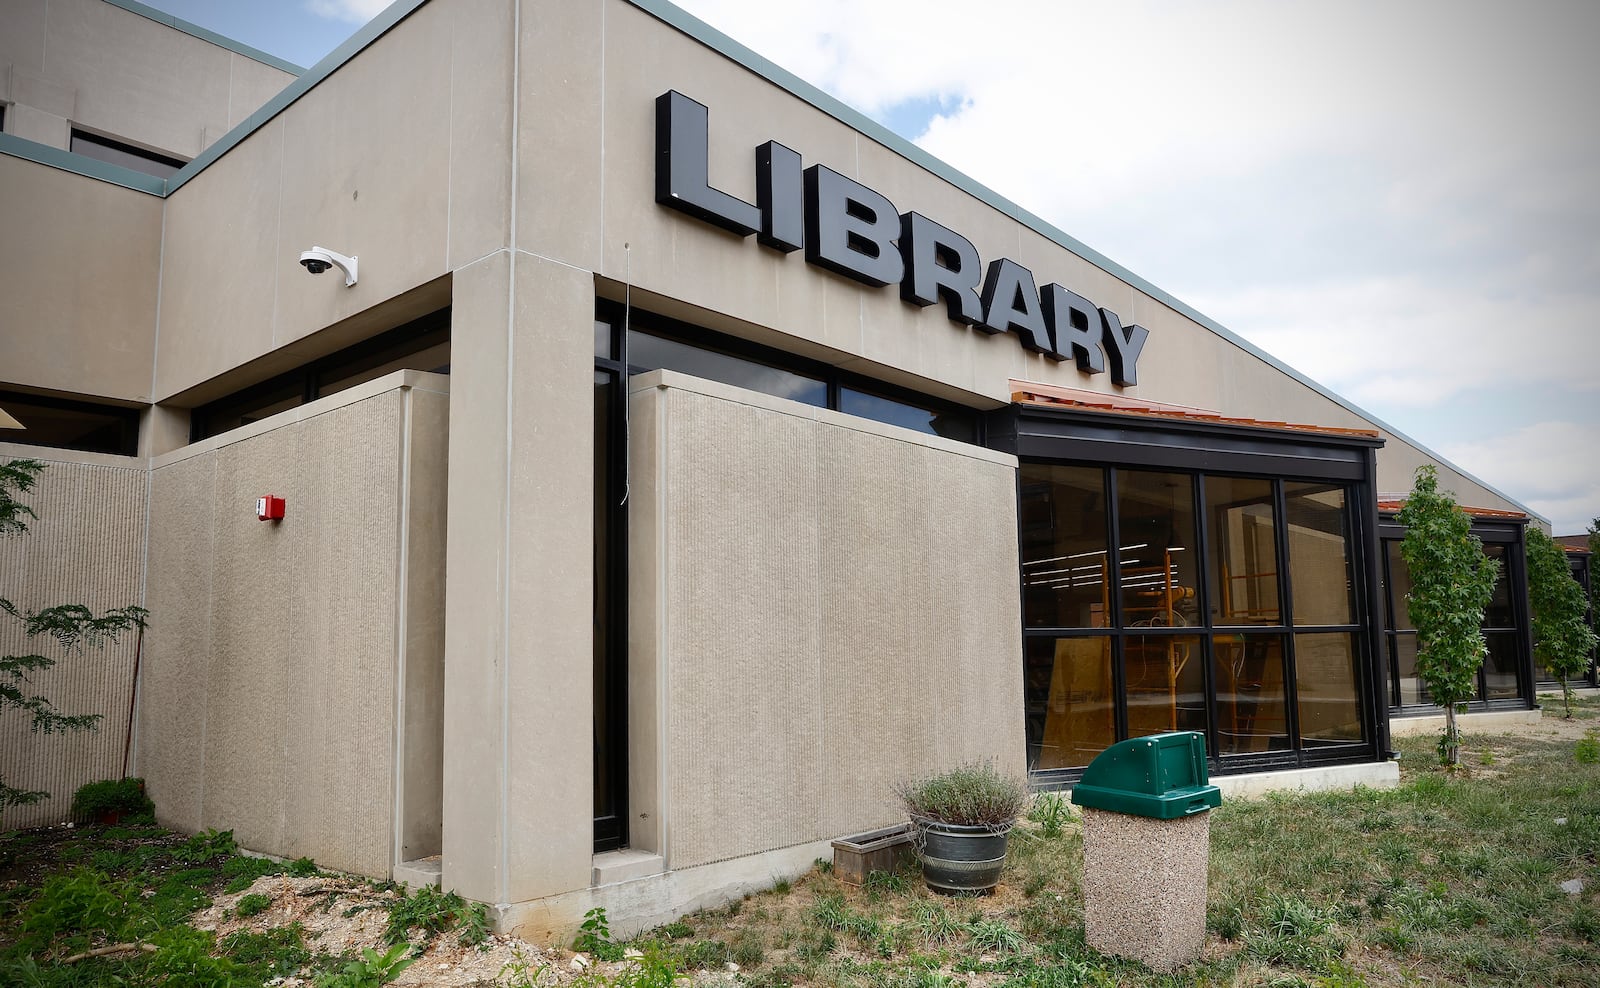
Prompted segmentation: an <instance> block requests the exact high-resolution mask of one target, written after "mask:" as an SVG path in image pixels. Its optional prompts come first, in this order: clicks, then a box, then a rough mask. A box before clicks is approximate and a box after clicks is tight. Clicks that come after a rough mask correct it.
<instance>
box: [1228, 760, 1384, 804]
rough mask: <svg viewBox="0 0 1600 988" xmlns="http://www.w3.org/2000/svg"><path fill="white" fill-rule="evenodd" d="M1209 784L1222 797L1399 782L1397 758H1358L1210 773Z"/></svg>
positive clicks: (1244, 797) (1242, 797) (1374, 786)
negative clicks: (1346, 761) (1351, 762)
mask: <svg viewBox="0 0 1600 988" xmlns="http://www.w3.org/2000/svg"><path fill="white" fill-rule="evenodd" d="M1211 784H1212V785H1214V786H1216V787H1217V788H1218V789H1221V790H1222V798H1223V800H1224V801H1226V800H1229V799H1249V798H1252V797H1255V796H1262V795H1265V794H1267V793H1269V792H1275V791H1281V790H1291V791H1292V790H1305V791H1308V792H1315V791H1319V790H1324V789H1351V788H1354V787H1355V786H1370V787H1371V788H1373V789H1391V788H1393V787H1394V786H1397V785H1399V784H1400V764H1399V763H1398V762H1362V763H1360V764H1356V765H1324V766H1318V767H1316V768H1297V769H1292V770H1290V771H1287V772H1251V773H1248V774H1246V775H1213V776H1212V777H1211Z"/></svg>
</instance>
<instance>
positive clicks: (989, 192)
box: [626, 0, 1550, 525]
mask: <svg viewBox="0 0 1600 988" xmlns="http://www.w3.org/2000/svg"><path fill="white" fill-rule="evenodd" d="M626 2H628V3H630V4H632V5H633V6H635V7H637V8H639V9H640V10H642V11H644V12H645V13H647V14H649V15H650V16H651V17H654V18H656V19H657V20H659V21H661V22H662V23H664V24H667V25H669V26H671V27H673V28H676V29H677V30H679V31H681V32H683V33H684V34H687V35H688V36H689V37H691V38H693V39H695V40H696V41H698V42H700V43H701V44H703V45H705V46H706V47H707V48H710V49H711V50H712V51H715V52H717V53H718V54H720V55H722V56H724V57H726V58H729V59H731V60H733V61H734V62H737V63H738V64H740V65H742V66H744V67H745V68H747V69H749V70H750V71H751V72H754V73H755V74H756V75H758V76H761V77H762V78H763V79H766V80H767V81H768V82H770V83H772V84H773V85H775V86H777V87H779V88H780V89H784V90H786V91H787V92H789V93H790V94H791V95H793V96H796V97H798V98H800V99H802V100H805V101H806V102H807V103H810V104H811V105H812V106H814V107H816V108H817V109H819V110H821V111H822V112H823V113H826V114H828V115H829V116H831V117H833V118H834V119H836V120H838V121H839V122H840V123H842V124H844V125H845V126H847V127H851V128H853V129H855V130H857V131H859V132H861V133H863V134H865V135H866V136H867V137H870V138H872V139H873V140H875V141H877V142H878V143H879V144H882V145H883V146H884V147H886V148H888V149H889V150H891V151H893V152H895V153H896V154H898V155H900V156H901V157H902V158H905V159H906V160H908V161H910V162H912V163H913V164H916V165H919V166H921V167H922V168H924V169H925V170H927V171H928V172H930V173H932V174H933V175H934V176H936V177H938V178H941V179H943V180H944V181H946V182H949V183H950V184H951V185H954V186H955V187H956V188H958V189H960V190H962V191H963V192H965V193H967V194H968V195H970V196H972V197H973V198H975V199H977V200H979V201H980V202H982V203H984V204H986V205H988V206H991V207H993V208H994V209H997V210H999V211H1000V212H1002V213H1005V214H1006V215H1007V216H1010V217H1011V218H1012V219H1014V220H1016V221H1018V222H1019V223H1022V224H1023V225H1025V226H1028V227H1030V228H1031V229H1032V230H1033V231H1034V232H1036V233H1039V234H1041V235H1043V236H1045V237H1048V238H1049V239H1051V240H1053V241H1054V242H1055V243H1056V244H1057V245H1059V246H1061V247H1064V248H1066V249H1067V250H1069V251H1071V252H1072V253H1074V254H1076V255H1077V256H1079V257H1081V258H1083V259H1084V260H1085V261H1088V262H1089V263H1090V264H1093V265H1095V266H1096V267H1098V268H1100V269H1102V270H1103V271H1105V272H1106V273H1108V274H1111V275H1114V276H1116V277H1117V278H1120V279H1122V280H1123V281H1125V282H1127V283H1128V284H1129V285H1131V286H1133V287H1134V288H1137V289H1138V290H1139V291H1141V292H1144V293H1145V294H1146V295H1149V296H1150V297H1151V298H1153V299H1155V300H1156V301H1158V302H1160V303H1161V304H1162V305H1165V306H1167V307H1168V308H1170V309H1172V310H1174V311H1175V312H1178V313H1180V314H1181V315H1183V316H1185V317H1187V318H1189V319H1191V320H1193V321H1194V322H1196V323H1198V324H1199V325H1201V326H1204V327H1205V328H1206V329H1208V330H1210V331H1211V332H1213V333H1215V334H1216V335H1218V336H1220V337H1222V338H1223V339H1225V340H1227V341H1228V342H1229V343H1232V344H1233V345H1234V346H1236V347H1238V348H1239V349H1241V350H1243V351H1245V352H1246V353H1248V354H1250V355H1251V356H1253V357H1255V358H1256V359H1258V360H1261V361H1263V362H1265V363H1266V364H1268V365H1269V366H1271V367H1273V368H1276V369H1277V370H1279V371H1281V372H1282V373H1284V374H1287V375H1288V376H1289V377H1291V378H1293V379H1294V380H1296V381H1298V382H1299V383H1301V384H1303V385H1305V386H1306V387H1308V388H1310V389H1311V390H1313V391H1315V392H1317V393H1318V394H1320V395H1322V396H1323V397H1324V398H1327V399H1328V400H1329V401H1331V402H1333V403H1334V404H1336V405H1339V406H1340V407H1342V408H1345V409H1347V410H1348V411H1351V412H1354V413H1355V414H1357V415H1359V416H1361V417H1362V418H1363V419H1366V420H1367V421H1368V422H1370V423H1372V424H1373V425H1375V426H1377V427H1378V428H1379V429H1381V430H1382V431H1384V432H1387V433H1389V434H1390V435H1391V436H1393V437H1395V438H1396V439H1399V440H1401V441H1402V442H1404V443H1407V444H1408V445H1411V446H1414V447H1416V448H1417V449H1418V450H1420V451H1421V452H1423V453H1426V454H1427V455H1428V456H1430V457H1432V458H1433V459H1435V460H1437V461H1438V462H1439V463H1440V464H1442V465H1444V466H1447V467H1449V468H1450V469H1451V470H1454V471H1455V472H1456V473H1458V474H1460V475H1461V476H1463V477H1465V478H1466V479H1468V480H1470V481H1472V482H1473V483H1475V484H1477V485H1478V486H1480V487H1482V488H1483V489H1484V490H1486V491H1489V492H1490V493H1492V494H1494V495H1495V496H1496V497H1501V498H1504V499H1505V500H1507V501H1509V502H1510V503H1512V504H1515V505H1517V506H1518V507H1519V508H1521V509H1522V510H1524V511H1526V512H1527V513H1528V514H1529V515H1530V516H1532V517H1535V518H1538V519H1539V520H1540V521H1542V522H1544V523H1545V524H1547V525H1548V524H1550V521H1549V519H1547V518H1545V517H1544V516H1543V515H1540V514H1539V513H1538V512H1536V511H1534V510H1533V509H1531V508H1529V507H1528V506H1527V505H1525V504H1523V503H1522V502H1521V501H1519V500H1517V499H1516V498H1514V497H1512V496H1511V495H1509V494H1507V493H1505V492H1504V491H1502V490H1500V489H1499V488H1497V487H1495V486H1494V485H1492V484H1489V483H1487V482H1485V481H1483V480H1482V479H1480V478H1478V477H1477V476H1475V475H1473V474H1472V473H1471V472H1469V471H1467V470H1464V469H1462V468H1461V467H1460V466H1459V465H1457V464H1455V463H1452V462H1451V461H1449V460H1447V459H1445V458H1444V457H1443V456H1440V455H1439V454H1438V453H1436V452H1434V451H1433V450H1432V449H1429V448H1428V447H1427V446H1425V445H1423V444H1422V443H1420V442H1418V441H1417V440H1415V439H1413V438H1411V437H1410V436H1408V435H1406V434H1405V433H1404V432H1402V431H1400V430H1399V429H1396V428H1395V427H1394V426H1392V425H1390V424H1389V423H1387V422H1385V421H1384V420H1382V419H1380V418H1378V417H1377V416H1376V415H1373V414H1372V413H1371V412H1369V411H1367V410H1366V409H1364V408H1362V407H1361V406H1359V405H1357V404H1355V403H1354V402H1352V401H1350V400H1349V399H1347V398H1345V397H1344V396H1342V395H1340V394H1338V393H1336V392H1334V391H1333V390H1331V389H1329V388H1327V387H1325V386H1323V385H1321V384H1319V383H1317V382H1316V381H1314V380H1312V379H1311V378H1309V377H1307V376H1306V375H1305V374H1302V373H1301V372H1299V371H1297V370H1295V369H1294V368H1293V367H1290V366H1289V365H1288V364H1286V363H1284V362H1283V361H1281V360H1279V359H1278V358H1276V357H1274V356H1272V355H1271V354H1269V353H1267V352H1266V351H1265V350H1262V349H1261V348H1260V347H1258V346H1256V345H1255V344H1253V343H1251V342H1250V341H1248V340H1246V339H1245V338H1244V337H1242V336H1239V335H1238V334H1237V333H1235V332H1233V331H1232V330H1230V329H1228V328H1227V327H1226V326H1224V325H1222V324H1221V323H1219V322H1217V321H1216V320H1215V319H1212V318H1211V317H1209V316H1207V315H1206V314H1205V313H1203V312H1201V311H1200V310H1198V309H1196V308H1194V307H1193V306H1191V305H1189V304H1188V303H1186V302H1183V301H1181V300H1180V299H1178V298H1177V297H1176V296H1174V295H1172V294H1171V293H1169V292H1167V291H1165V290H1164V289H1162V288H1159V287H1157V286H1156V285H1154V284H1152V283H1151V282H1149V281H1148V280H1146V279H1145V278H1142V277H1140V276H1139V275H1137V274H1135V273H1133V272H1132V271H1130V270H1129V269H1128V268H1126V267H1123V266H1122V265H1121V264H1118V263H1117V262H1116V261H1113V260H1111V258H1109V257H1106V256H1105V255H1104V254H1102V253H1100V252H1099V251H1097V250H1095V249H1094V248H1092V247H1090V246H1088V245H1087V244H1085V243H1083V242H1082V241H1080V240H1078V239H1077V238H1076V237H1073V236H1071V235H1070V234H1068V233H1067V232H1066V231H1064V230H1061V229H1060V228H1058V227H1056V226H1055V225H1054V224H1052V223H1050V222H1048V221H1047V220H1045V219H1044V218H1043V217H1041V216H1038V215H1036V214H1034V213H1032V212H1030V211H1029V210H1027V209H1024V208H1023V207H1021V206H1019V205H1017V204H1016V203H1014V202H1012V201H1011V200H1010V199H1007V198H1006V197H1005V196H1003V195H1001V194H1000V193H998V192H996V191H994V190H993V189H991V188H989V187H988V186H986V185H984V184H982V183H981V182H979V181H977V180H976V179H974V178H972V177H971V176H969V175H967V174H965V173H963V172H961V171H958V170H956V169H955V168H953V167H951V166H950V165H948V164H946V163H945V162H944V161H941V160H940V159H938V158H936V157H934V156H933V155H931V154H929V153H928V152H927V151H924V150H923V149H922V148H919V147H917V146H916V145H915V144H913V143H911V142H910V141H908V140H906V139H905V138H904V137H901V136H900V135H899V134H896V133H895V132H894V131H892V130H890V129H889V128H887V127H885V126H883V125H882V124H880V123H878V122H877V121H876V120H873V119H871V118H870V117H868V116H867V115H866V114H864V113H862V112H861V111H859V110H856V109H852V108H851V107H849V106H847V105H846V104H845V103H843V102H841V101H840V100H839V99H837V98H835V97H833V96H830V95H828V94H827V93H825V92H823V91H822V90H821V89H819V88H817V87H816V86H814V85H812V84H811V83H809V82H806V81H805V80H804V79H802V78H800V77H799V76H797V75H795V74H794V73H793V72H790V71H789V70H788V69H785V68H783V67H782V66H780V65H778V64H777V63H775V62H773V61H771V60H770V59H768V58H766V57H764V56H762V55H759V54H757V53H756V52H755V51H752V50H751V49H750V48H747V47H745V46H744V45H742V44H740V43H739V42H737V41H735V40H734V39H733V38H731V37H729V36H728V35H726V34H723V33H722V32H721V31H718V30H717V29H716V28H714V27H712V26H711V25H709V24H707V23H706V22H705V21H702V20H700V19H699V18H698V17H695V16H694V15H693V14H690V13H689V12H688V11H685V10H683V9H681V8H679V7H677V6H674V5H673V4H671V3H668V2H667V0H626Z"/></svg>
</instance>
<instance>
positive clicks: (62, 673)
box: [0, 444, 146, 829]
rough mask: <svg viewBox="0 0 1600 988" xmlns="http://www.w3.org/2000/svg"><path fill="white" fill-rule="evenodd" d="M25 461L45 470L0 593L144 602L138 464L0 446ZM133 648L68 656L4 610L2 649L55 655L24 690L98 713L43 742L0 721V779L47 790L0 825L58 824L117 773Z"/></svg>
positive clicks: (62, 709) (7, 557)
mask: <svg viewBox="0 0 1600 988" xmlns="http://www.w3.org/2000/svg"><path fill="white" fill-rule="evenodd" d="M24 457H26V458H31V459H38V460H43V461H45V462H46V464H47V465H46V467H45V470H44V472H43V473H42V474H40V476H39V480H38V484H37V486H36V487H35V488H34V489H33V491H31V492H30V493H29V494H27V495H25V496H24V497H23V498H21V500H22V502H23V503H24V504H27V505H28V506H29V507H31V508H32V509H33V510H34V512H35V513H36V514H37V515H38V518H37V519H34V520H31V521H30V522H29V528H28V531H27V532H26V533H24V534H22V535H17V536H7V537H4V538H0V596H3V597H5V598H6V599H7V600H9V601H11V603H13V604H14V605H16V606H17V607H18V608H19V609H21V610H24V611H31V610H38V609H41V608H45V607H54V606H57V605H61V604H83V605H85V606H87V607H89V608H90V609H91V610H93V611H94V612H95V613H97V614H99V613H103V612H104V611H105V610H107V609H109V608H113V607H125V606H128V605H131V604H140V603H142V600H141V591H142V585H143V568H144V559H143V544H144V529H145V503H146V496H145V490H146V488H145V474H144V471H143V470H142V469H140V468H139V466H138V462H139V461H137V460H126V459H123V458H121V457H109V456H101V457H94V456H83V455H82V454H73V453H66V454H59V453H57V451H55V450H49V449H40V448H36V447H22V446H15V445H10V444H6V445H3V446H0V462H6V461H9V460H12V459H16V458H24ZM83 459H89V460H92V461H94V462H82V460H83ZM137 643H138V636H137V634H136V633H129V634H126V635H124V636H123V637H122V639H121V640H120V641H118V642H116V643H114V644H110V645H107V646H105V647H103V648H87V649H85V650H83V651H82V652H81V653H78V652H68V651H65V650H63V649H62V648H61V647H60V646H59V645H57V644H56V643H55V642H54V641H50V640H41V639H39V638H34V639H31V640H30V639H28V638H27V637H26V636H25V635H24V634H23V629H22V625H21V622H19V621H16V620H14V619H12V618H10V617H8V616H4V615H0V654H6V655H28V654H39V655H44V656H46V657H48V658H52V659H55V660H56V663H57V664H56V665H55V666H54V667H53V668H51V669H48V670H46V671H44V672H39V673H34V674H31V675H30V676H29V678H30V679H31V681H32V682H31V684H29V685H28V686H27V687H26V689H28V691H29V692H30V693H36V694H38V695H42V696H44V697H46V698H48V699H49V700H50V701H51V702H52V703H53V704H54V705H55V708H56V710H57V712H59V713H63V714H99V715H100V716H101V721H100V725H99V728H98V729H97V730H95V731H91V732H75V733H70V734H50V735H44V734H35V733H33V732H32V731H31V730H29V720H28V719H27V718H26V717H25V716H23V715H21V714H18V713H15V712H11V713H8V714H7V716H6V717H4V718H0V776H3V777H4V778H5V780H6V782H7V784H8V785H12V786H15V787H17V788H21V789H30V790H44V791H47V792H49V793H50V794H51V796H50V798H49V799H47V800H45V801H43V802H40V803H36V804H34V805H33V806H26V807H13V808H11V809H8V810H7V811H6V812H5V814H4V815H3V816H0V829H4V828H10V827H27V826H35V825H39V824H46V823H55V822H57V821H60V820H64V819H66V818H67V814H68V810H69V807H70V806H71V802H72V794H73V792H74V791H76V790H77V788H78V787H79V786H81V785H83V784H84V783H86V782H93V781H95V780H97V779H106V778H118V777H120V775H121V773H122V753H123V745H124V742H125V739H126V737H127V731H128V711H129V703H130V700H131V699H132V691H133V678H134V676H133V673H134V655H135V648H136V646H137Z"/></svg>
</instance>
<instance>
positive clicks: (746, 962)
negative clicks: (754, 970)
mask: <svg viewBox="0 0 1600 988" xmlns="http://www.w3.org/2000/svg"><path fill="white" fill-rule="evenodd" d="M728 956H729V958H730V959H732V961H733V962H734V963H735V964H737V965H739V966H740V967H754V966H756V965H757V964H760V963H761V962H762V961H764V960H766V958H767V949H766V945H765V944H764V943H763V942H762V940H761V934H759V933H757V932H756V931H754V930H740V931H739V933H738V935H737V936H735V937H734V938H733V945H732V947H731V948H730V949H729V951H728Z"/></svg>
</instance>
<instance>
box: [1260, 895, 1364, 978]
mask: <svg viewBox="0 0 1600 988" xmlns="http://www.w3.org/2000/svg"><path fill="white" fill-rule="evenodd" d="M1332 930H1333V922H1332V920H1331V919H1330V918H1329V916H1328V915H1327V913H1325V912H1324V911H1323V910H1320V909H1317V908H1316V907H1315V906H1312V905H1311V904H1310V903H1307V902H1306V901H1304V900H1303V899H1297V898H1293V897H1291V896H1283V895H1280V896H1277V897H1275V898H1274V899H1273V901H1272V903H1271V905H1270V906H1269V907H1268V909H1267V926H1266V928H1265V929H1264V930H1249V931H1246V932H1245V934H1244V946H1245V953H1246V954H1248V955H1249V956H1251V957H1254V958H1255V959H1256V960H1259V961H1261V962H1262V963H1263V964H1284V965H1287V966H1289V967H1298V968H1302V969H1304V970H1307V971H1327V970H1329V969H1330V968H1331V966H1332V964H1333V962H1334V961H1335V960H1337V959H1338V958H1339V957H1340V956H1342V955H1343V954H1344V947H1345V945H1344V941H1342V940H1340V939H1338V938H1337V937H1335V936H1334V935H1333V933H1332Z"/></svg>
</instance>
